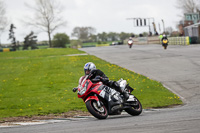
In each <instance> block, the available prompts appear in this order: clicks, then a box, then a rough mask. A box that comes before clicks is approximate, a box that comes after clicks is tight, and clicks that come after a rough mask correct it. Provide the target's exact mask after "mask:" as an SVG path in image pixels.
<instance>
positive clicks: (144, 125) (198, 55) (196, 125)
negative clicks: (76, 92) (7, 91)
mask: <svg viewBox="0 0 200 133" xmlns="http://www.w3.org/2000/svg"><path fill="white" fill-rule="evenodd" d="M80 50H83V51H86V52H87V53H88V54H91V55H95V56H97V57H99V58H101V59H103V60H106V61H108V62H110V63H113V64H117V65H119V66H121V67H124V68H127V69H129V70H132V71H135V72H137V73H140V74H142V75H145V76H148V77H149V78H151V79H154V80H158V81H160V82H162V83H163V85H165V86H166V87H167V88H168V89H170V90H171V91H172V92H174V93H176V94H177V95H179V96H180V97H181V98H182V100H183V101H184V103H185V104H184V105H183V106H178V107H175V108H167V109H152V110H144V111H143V113H142V114H141V115H140V116H134V117H133V116H130V115H128V114H126V113H124V114H123V115H121V116H112V117H108V119H106V120H97V119H95V118H94V117H83V118H81V117H80V118H72V119H63V120H58V121H57V122H56V121H52V122H51V121H49V122H48V123H44V124H39V125H28V126H12V127H2V128H0V133H80V132H87V133H92V132H95V133H98V132H99V133H100V132H106V133H122V132H123V133H133V132H134V133H136V132H140V133H169V132H170V133H171V132H173V133H199V132H200V45H190V46H178V45H173V46H171V45H170V46H168V49H167V50H164V49H163V48H162V46H160V45H133V47H132V48H131V49H129V48H128V46H127V45H123V46H122V45H118V46H108V47H91V48H81V49H80ZM97 68H98V66H97Z"/></svg>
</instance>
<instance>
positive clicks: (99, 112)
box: [85, 100, 108, 119]
mask: <svg viewBox="0 0 200 133" xmlns="http://www.w3.org/2000/svg"><path fill="white" fill-rule="evenodd" d="M85 104H86V107H87V109H88V111H89V112H90V113H91V114H92V115H93V116H94V117H96V118H98V119H106V118H107V117H108V111H107V109H106V107H105V106H104V105H101V107H100V108H99V107H98V106H97V101H96V100H88V101H87V102H86V103H85Z"/></svg>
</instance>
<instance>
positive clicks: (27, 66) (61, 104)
mask: <svg viewBox="0 0 200 133" xmlns="http://www.w3.org/2000/svg"><path fill="white" fill-rule="evenodd" d="M79 53H84V52H82V51H78V50H75V49H69V48H68V49H43V50H34V51H16V52H2V53H0V118H4V117H14V116H32V115H46V114H51V113H55V114H56V113H62V112H68V111H70V110H83V111H86V107H85V104H84V103H83V101H82V99H78V98H77V95H76V93H73V92H72V88H73V87H76V86H77V85H78V80H79V77H80V76H82V75H84V72H83V66H84V64H85V63H86V62H89V61H91V62H94V63H95V64H96V66H97V68H99V69H101V70H103V71H104V72H105V74H106V75H107V76H108V77H109V78H110V80H119V79H120V78H124V79H126V80H127V81H128V82H129V83H130V85H131V86H132V87H133V88H134V89H135V91H133V93H134V94H135V95H136V96H137V97H138V98H139V99H140V101H141V103H142V105H143V107H144V108H149V107H162V106H168V105H173V104H181V103H182V102H181V100H180V99H179V97H178V96H176V95H174V94H173V93H171V92H169V91H168V90H167V89H166V88H164V87H163V86H162V84H161V83H159V82H157V81H153V80H151V79H149V78H147V77H144V76H142V75H140V74H136V73H134V72H132V71H129V70H127V69H124V68H121V67H119V66H116V65H113V64H110V63H108V62H106V61H103V60H101V59H99V58H97V57H95V56H91V55H82V56H63V55H67V54H79Z"/></svg>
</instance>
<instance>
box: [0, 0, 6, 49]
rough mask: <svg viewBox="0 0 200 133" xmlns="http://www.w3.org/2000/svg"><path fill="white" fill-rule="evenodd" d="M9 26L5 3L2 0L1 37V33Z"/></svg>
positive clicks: (0, 10)
mask: <svg viewBox="0 0 200 133" xmlns="http://www.w3.org/2000/svg"><path fill="white" fill-rule="evenodd" d="M7 26H8V21H7V17H6V8H5V4H4V2H3V1H2V0H0V38H1V34H2V33H3V32H4V31H5V29H6V27H7ZM0 45H1V42H0Z"/></svg>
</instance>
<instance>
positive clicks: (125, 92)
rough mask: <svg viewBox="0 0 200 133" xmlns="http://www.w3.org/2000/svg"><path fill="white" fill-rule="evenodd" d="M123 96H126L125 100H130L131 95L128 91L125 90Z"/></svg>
mask: <svg viewBox="0 0 200 133" xmlns="http://www.w3.org/2000/svg"><path fill="white" fill-rule="evenodd" d="M122 95H123V96H124V99H125V100H128V98H129V94H128V92H127V91H125V90H124V91H123V92H122Z"/></svg>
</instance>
